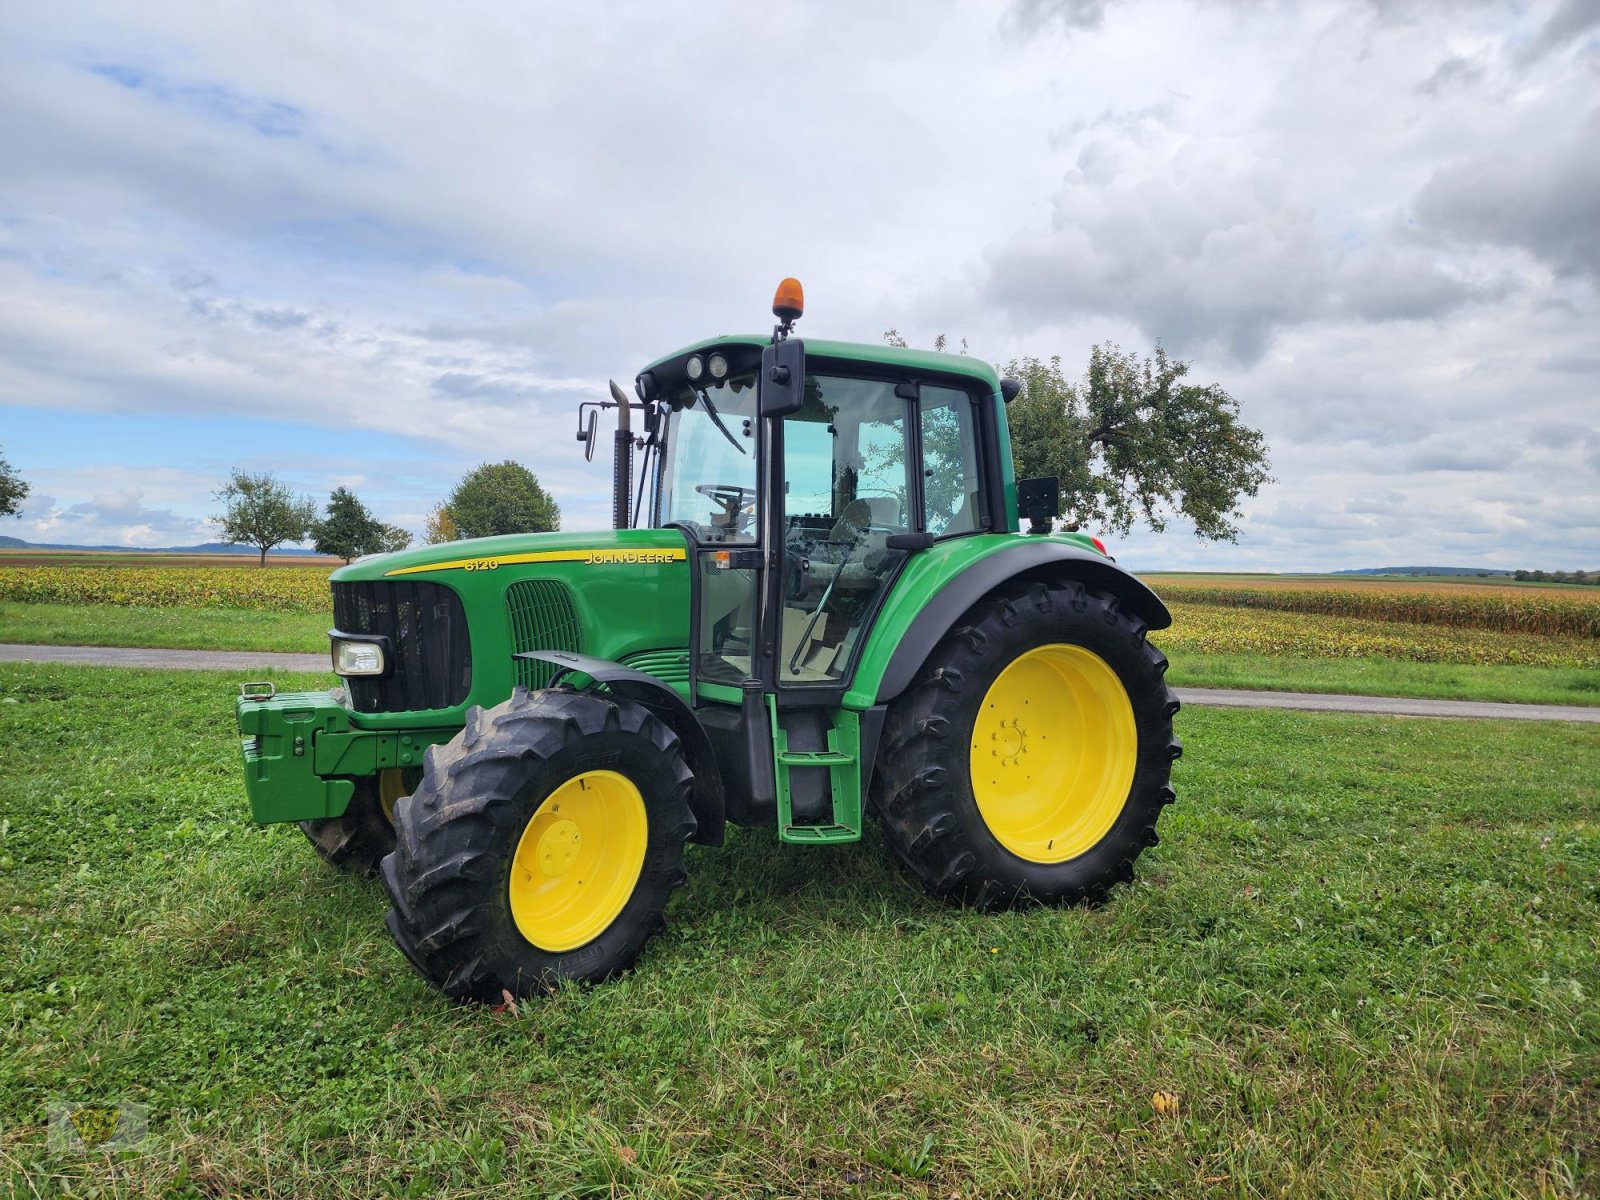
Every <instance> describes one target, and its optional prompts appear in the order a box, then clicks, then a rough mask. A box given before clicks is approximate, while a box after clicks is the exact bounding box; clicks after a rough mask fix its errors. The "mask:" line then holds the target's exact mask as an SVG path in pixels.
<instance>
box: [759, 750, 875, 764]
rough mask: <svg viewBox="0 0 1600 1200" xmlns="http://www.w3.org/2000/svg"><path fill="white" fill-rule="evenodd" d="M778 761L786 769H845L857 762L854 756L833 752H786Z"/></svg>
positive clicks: (780, 755) (779, 756)
mask: <svg viewBox="0 0 1600 1200" xmlns="http://www.w3.org/2000/svg"><path fill="white" fill-rule="evenodd" d="M778 761H779V762H780V763H782V764H783V765H784V766H786V767H844V766H854V765H855V762H856V760H855V758H854V756H852V755H849V754H837V753H835V752H834V751H832V750H785V751H784V752H783V753H781V754H779V755H778Z"/></svg>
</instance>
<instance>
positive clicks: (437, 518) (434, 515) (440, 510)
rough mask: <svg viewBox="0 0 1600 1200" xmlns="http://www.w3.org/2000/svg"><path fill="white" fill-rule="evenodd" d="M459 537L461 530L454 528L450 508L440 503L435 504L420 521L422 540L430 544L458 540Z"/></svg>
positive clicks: (454, 522)
mask: <svg viewBox="0 0 1600 1200" xmlns="http://www.w3.org/2000/svg"><path fill="white" fill-rule="evenodd" d="M460 537H461V532H460V530H458V529H457V528H456V521H455V518H454V517H452V516H451V515H450V510H449V509H448V508H446V507H445V506H444V505H442V504H435V505H434V506H433V511H432V512H431V513H429V514H428V515H427V517H426V518H425V519H424V520H423V522H422V540H423V541H424V542H426V543H427V544H428V545H430V546H437V545H438V544H439V543H440V542H454V541H458V540H459V539H460Z"/></svg>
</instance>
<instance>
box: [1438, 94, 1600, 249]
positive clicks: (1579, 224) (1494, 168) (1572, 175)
mask: <svg viewBox="0 0 1600 1200" xmlns="http://www.w3.org/2000/svg"><path fill="white" fill-rule="evenodd" d="M1564 124H1565V123H1564ZM1417 213H1418V216H1419V217H1420V218H1421V220H1422V221H1423V222H1425V223H1426V224H1427V225H1428V226H1431V227H1432V228H1433V229H1434V230H1435V231H1437V232H1438V233H1439V234H1440V235H1442V236H1443V237H1445V238H1447V239H1454V240H1457V241H1462V242H1466V243H1482V244H1488V245H1498V246H1512V247H1517V248H1519V249H1522V250H1526V251H1528V252H1529V253H1530V254H1533V255H1534V256H1536V257H1537V258H1539V259H1540V260H1541V261H1542V262H1544V263H1545V265H1547V266H1548V267H1549V268H1550V269H1551V270H1552V271H1554V272H1555V273H1556V274H1557V275H1560V276H1577V275H1581V276H1587V277H1588V278H1590V279H1595V278H1600V238H1596V236H1595V231H1596V229H1600V109H1591V110H1590V111H1588V112H1587V113H1585V114H1584V115H1582V116H1581V117H1580V118H1579V119H1578V120H1577V121H1576V122H1574V123H1571V124H1570V125H1568V126H1567V131H1566V132H1565V133H1564V135H1563V136H1558V137H1556V138H1553V139H1545V138H1538V139H1534V140H1531V141H1529V142H1526V143H1523V144H1520V145H1519V144H1508V145H1507V146H1505V147H1503V148H1497V149H1495V150H1493V151H1491V152H1489V153H1485V154H1479V155H1475V156H1473V157H1471V158H1468V159H1465V160H1463V161H1460V162H1456V163H1452V164H1450V165H1448V166H1444V167H1441V168H1439V170H1438V171H1436V172H1435V173H1434V175H1433V177H1432V178H1431V179H1429V180H1428V182H1427V184H1426V186H1424V187H1423V189H1422V191H1421V193H1420V194H1419V195H1418V197H1417Z"/></svg>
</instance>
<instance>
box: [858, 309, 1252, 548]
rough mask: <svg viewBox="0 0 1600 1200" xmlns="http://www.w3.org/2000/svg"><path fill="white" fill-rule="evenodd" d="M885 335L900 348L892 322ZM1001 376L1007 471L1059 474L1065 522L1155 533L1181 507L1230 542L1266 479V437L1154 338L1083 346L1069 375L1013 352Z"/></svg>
mask: <svg viewBox="0 0 1600 1200" xmlns="http://www.w3.org/2000/svg"><path fill="white" fill-rule="evenodd" d="M884 340H885V341H886V342H888V343H889V344H890V345H891V346H902V347H903V346H905V345H906V340H905V339H904V338H903V337H901V336H900V334H899V333H898V332H897V331H895V330H893V329H891V330H889V331H888V332H887V333H885V334H884ZM934 345H935V348H937V349H941V350H942V349H943V348H944V346H945V339H944V338H943V337H942V336H941V337H940V338H938V339H937V340H936V341H935V343H934ZM961 352H962V353H963V354H965V353H966V342H965V341H963V342H962V344H961ZM1002 374H1005V375H1009V376H1011V377H1012V378H1014V379H1016V380H1018V381H1019V382H1020V383H1021V384H1022V393H1021V394H1020V395H1019V396H1018V397H1017V398H1016V399H1015V400H1013V401H1012V402H1011V406H1010V409H1009V410H1008V414H1007V415H1008V421H1009V424H1010V428H1011V456H1012V459H1013V461H1014V463H1015V465H1016V472H1017V476H1018V478H1030V477H1038V476H1048V475H1054V476H1056V477H1057V478H1058V479H1059V480H1060V486H1061V491H1060V503H1061V513H1062V517H1063V520H1064V522H1065V524H1066V527H1067V528H1068V529H1081V528H1083V527H1084V526H1086V525H1088V526H1097V527H1099V528H1101V529H1105V530H1109V531H1111V532H1115V533H1127V532H1128V530H1129V529H1131V528H1132V527H1133V525H1134V523H1135V522H1136V521H1141V520H1142V521H1143V522H1144V523H1145V524H1146V525H1148V526H1149V527H1150V528H1151V529H1154V530H1156V531H1157V532H1160V531H1161V530H1163V529H1165V528H1166V525H1167V521H1168V520H1170V519H1171V517H1172V516H1173V515H1174V514H1181V515H1183V516H1184V517H1187V518H1188V519H1189V521H1190V522H1191V523H1192V524H1193V525H1194V528H1195V534H1196V536H1198V537H1200V538H1201V539H1203V540H1210V541H1228V542H1231V541H1236V540H1237V539H1238V536H1239V528H1238V526H1237V525H1235V524H1234V522H1233V518H1234V517H1236V516H1237V515H1238V506H1239V501H1240V499H1242V498H1243V497H1245V496H1254V495H1255V494H1256V493H1257V492H1258V491H1260V489H1261V486H1262V485H1263V484H1266V483H1271V482H1272V477H1271V476H1270V475H1268V474H1267V468H1268V466H1269V464H1268V461H1267V444H1266V439H1265V438H1263V437H1262V435H1261V431H1260V430H1258V429H1252V428H1251V427H1250V426H1248V425H1246V424H1245V423H1244V422H1243V421H1242V420H1241V419H1240V416H1239V402H1238V401H1237V400H1235V399H1234V398H1233V397H1232V396H1230V395H1228V393H1227V392H1226V391H1224V390H1223V389H1222V387H1221V386H1219V385H1218V384H1214V383H1213V384H1207V385H1204V386H1202V385H1200V384H1194V383H1187V382H1185V380H1186V378H1187V376H1188V374H1189V364H1188V363H1186V362H1183V361H1182V360H1179V359H1173V358H1169V357H1168V356H1167V352H1166V351H1165V350H1163V349H1161V348H1160V347H1159V346H1158V347H1156V352H1155V355H1154V357H1151V356H1149V355H1146V356H1145V358H1144V359H1143V360H1141V359H1140V358H1139V356H1138V355H1136V354H1134V353H1133V352H1131V351H1125V350H1123V349H1122V348H1121V347H1119V346H1117V345H1115V344H1114V343H1110V342H1107V343H1105V344H1104V345H1098V346H1094V347H1092V348H1091V349H1090V351H1089V367H1088V370H1087V372H1086V373H1085V374H1084V377H1083V379H1082V381H1080V382H1078V383H1073V382H1072V381H1070V380H1068V379H1067V377H1066V374H1065V372H1064V371H1063V370H1062V367H1061V358H1060V357H1059V356H1056V357H1053V358H1050V359H1048V360H1044V359H1038V358H1020V359H1013V360H1012V361H1011V362H1009V363H1007V364H1006V365H1005V368H1004V370H1003V371H1002Z"/></svg>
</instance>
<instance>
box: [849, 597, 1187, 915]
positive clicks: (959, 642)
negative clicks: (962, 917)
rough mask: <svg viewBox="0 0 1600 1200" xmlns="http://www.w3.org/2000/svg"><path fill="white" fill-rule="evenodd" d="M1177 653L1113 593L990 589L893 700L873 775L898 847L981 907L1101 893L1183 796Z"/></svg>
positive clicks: (939, 887)
mask: <svg viewBox="0 0 1600 1200" xmlns="http://www.w3.org/2000/svg"><path fill="white" fill-rule="evenodd" d="M1166 667H1167V660H1166V658H1165V656H1163V655H1162V654H1161V652H1160V651H1159V650H1157V649H1156V648H1155V647H1153V646H1151V645H1150V644H1149V643H1148V642H1147V641H1146V640H1145V625H1144V622H1142V621H1140V620H1139V619H1138V618H1137V617H1134V616H1131V615H1129V614H1128V613H1125V612H1123V611H1122V609H1121V608H1120V607H1119V606H1118V604H1117V601H1116V599H1115V598H1114V597H1112V596H1110V595H1108V594H1106V593H1104V592H1097V591H1093V590H1090V589H1087V588H1084V587H1083V586H1082V585H1080V584H1077V583H1071V582H1049V583H1043V582H1035V583H1030V584H1019V585H1013V586H1011V587H1008V588H1005V589H1002V590H1001V591H999V592H997V593H996V594H994V595H993V596H990V597H988V598H986V599H985V600H983V601H981V602H980V603H979V604H977V605H976V606H974V608H973V609H972V610H971V612H969V613H968V614H967V616H966V617H965V618H964V619H963V620H962V621H961V622H959V623H958V624H957V626H956V628H954V629H952V630H951V631H950V633H949V634H948V635H947V636H946V637H945V638H944V639H943V640H942V641H941V642H940V643H939V644H938V646H936V647H935V648H934V650H933V652H932V653H931V654H930V655H929V656H928V661H927V662H926V663H925V664H923V667H922V670H921V671H920V672H919V673H918V676H917V678H916V680H915V682H914V683H913V684H912V686H911V687H910V688H909V689H907V691H906V692H905V693H904V694H903V695H902V696H900V697H899V698H898V699H896V700H895V701H894V702H893V703H892V704H891V705H890V708H889V714H888V717H887V720H886V722H885V726H884V733H883V750H882V752H881V754H880V758H879V762H878V767H877V770H876V771H875V772H874V775H873V800H874V805H875V807H876V809H877V811H878V813H879V816H880V818H881V819H882V821H883V825H884V830H885V833H886V834H887V838H888V842H889V845H890V846H891V847H892V848H893V850H894V852H895V854H896V855H897V856H898V857H899V858H900V859H901V861H902V862H904V863H905V865H906V866H908V867H909V868H910V869H911V871H912V872H913V873H914V874H915V875H916V876H917V878H918V879H919V880H921V882H922V884H923V886H924V887H925V888H926V889H927V890H928V891H929V892H930V893H931V894H933V895H935V896H942V897H948V898H950V899H954V900H959V901H962V902H965V903H968V904H972V905H975V906H977V907H980V908H986V909H993V908H1005V907H1010V906H1016V905H1020V904H1028V903H1045V904H1070V903H1075V902H1077V901H1080V900H1091V901H1097V900H1100V899H1102V898H1104V896H1105V895H1106V893H1107V892H1108V891H1109V890H1110V889H1111V888H1112V887H1113V886H1115V885H1116V884H1117V883H1120V882H1125V881H1128V880H1131V879H1132V878H1133V864H1134V860H1135V859H1137V858H1138V857H1139V855H1140V854H1141V853H1142V852H1143V851H1144V850H1145V849H1146V848H1147V847H1150V846H1154V845H1155V844H1156V842H1157V841H1158V840H1159V839H1158V837H1157V835H1156V821H1157V819H1158V818H1159V817H1160V815H1161V810H1162V808H1163V807H1164V806H1165V805H1167V804H1170V803H1171V802H1172V799H1173V792H1172V788H1171V786H1170V777H1171V769H1172V763H1173V761H1174V760H1175V759H1176V758H1177V757H1178V756H1179V755H1180V754H1181V753H1182V746H1181V744H1180V743H1179V742H1178V740H1177V739H1176V738H1175V737H1173V734H1172V718H1173V716H1174V714H1176V713H1177V711H1178V699H1177V697H1176V696H1175V695H1174V694H1173V693H1172V690H1171V689H1170V688H1168V687H1167V685H1166V681H1165V678H1164V675H1165V672H1166Z"/></svg>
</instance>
